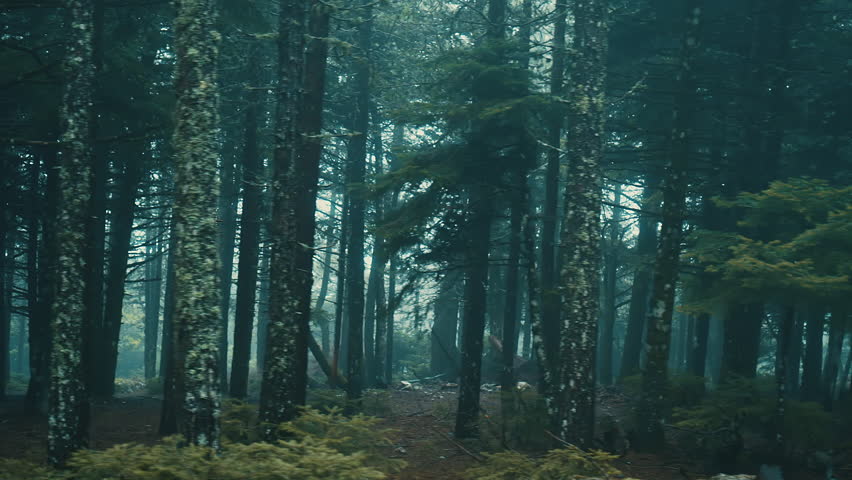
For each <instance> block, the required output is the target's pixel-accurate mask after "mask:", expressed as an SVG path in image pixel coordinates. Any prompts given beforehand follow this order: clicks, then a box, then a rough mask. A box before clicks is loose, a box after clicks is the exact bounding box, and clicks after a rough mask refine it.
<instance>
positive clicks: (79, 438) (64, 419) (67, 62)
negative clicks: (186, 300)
mask: <svg viewBox="0 0 852 480" xmlns="http://www.w3.org/2000/svg"><path fill="white" fill-rule="evenodd" d="M66 8H67V9H68V25H67V28H68V39H67V44H66V45H67V46H66V48H67V51H66V53H65V59H64V64H63V73H64V75H65V89H64V93H63V97H62V106H61V112H60V120H61V122H62V123H61V137H60V139H61V141H62V145H61V147H60V148H61V149H60V157H59V165H58V167H59V168H58V175H59V178H58V181H59V198H58V199H57V200H58V202H57V205H58V212H57V213H58V214H57V217H56V243H55V248H56V252H57V256H58V259H59V261H58V263H59V264H58V265H57V275H56V287H55V288H56V296H55V297H54V301H53V305H52V309H51V328H52V331H53V335H52V337H51V338H52V348H51V357H50V394H49V404H48V412H49V417H48V431H47V458H48V462H49V463H50V464H51V465H63V464H64V463H65V461H66V460H68V458H69V457H70V456H71V454H72V453H74V451H76V450H79V449H81V448H85V447H86V446H87V445H88V420H89V419H88V417H89V403H88V402H89V399H88V396H87V393H86V382H85V377H84V371H83V359H82V352H83V346H84V332H85V328H86V323H85V322H86V301H85V293H86V291H85V278H86V273H87V272H86V266H85V262H84V261H83V260H82V259H83V258H84V253H85V252H86V225H87V223H86V221H87V214H88V213H89V202H90V201H91V191H90V187H91V184H90V182H91V176H92V167H91V162H92V157H91V147H90V145H89V129H90V127H91V105H92V100H91V99H92V97H91V95H92V79H93V77H94V66H93V63H92V56H93V54H92V48H93V41H92V31H93V28H94V24H93V17H92V14H93V11H94V4H93V3H92V1H91V0H68V1H67V3H66Z"/></svg>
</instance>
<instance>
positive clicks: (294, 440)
mask: <svg viewBox="0 0 852 480" xmlns="http://www.w3.org/2000/svg"><path fill="white" fill-rule="evenodd" d="M224 410H225V411H224V413H223V420H222V423H223V437H224V438H223V447H222V449H221V451H219V452H215V451H213V450H210V449H208V448H206V447H198V446H192V445H183V444H182V437H178V436H176V437H169V438H166V439H164V440H163V441H162V442H160V443H158V444H157V445H154V446H148V445H137V444H123V445H116V446H114V447H112V448H109V449H107V450H101V451H99V450H86V451H81V452H78V453H76V454H75V455H74V456H73V457H72V459H71V460H70V461H69V464H68V469H67V470H65V471H62V472H56V471H52V470H49V469H46V468H42V467H38V466H36V465H32V464H29V463H26V462H20V461H12V460H2V461H0V479H2V480H66V479H67V480H325V479H335V480H373V479H383V478H386V474H387V473H391V472H397V471H399V470H401V469H402V467H404V466H405V462H403V461H402V460H396V459H389V458H387V457H386V455H385V450H386V449H387V447H389V446H390V442H389V440H388V439H387V435H388V433H389V430H387V429H382V428H379V427H378V422H379V420H378V419H376V418H373V417H367V416H364V415H356V416H354V417H346V416H344V415H342V414H341V413H340V411H339V410H336V409H332V410H331V411H330V412H329V413H320V412H319V411H317V410H312V409H306V410H305V411H304V413H303V415H302V416H300V417H299V418H298V419H296V420H294V421H292V422H289V423H285V424H282V425H281V430H282V431H283V432H285V434H286V437H287V438H288V440H286V441H279V442H277V443H274V444H270V443H264V442H254V443H251V442H253V441H254V440H256V433H254V432H255V431H256V428H255V427H256V425H257V413H256V409H255V407H253V406H251V405H248V404H245V403H242V402H229V403H228V404H227V405H226V407H225V409H224Z"/></svg>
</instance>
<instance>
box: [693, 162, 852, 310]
mask: <svg viewBox="0 0 852 480" xmlns="http://www.w3.org/2000/svg"><path fill="white" fill-rule="evenodd" d="M850 199H852V187H850V186H845V187H835V186H832V185H829V184H828V183H827V182H825V181H823V180H815V179H809V178H793V179H789V180H787V181H783V182H782V181H776V182H772V184H771V185H770V186H769V188H767V189H766V190H763V191H762V192H758V193H741V194H740V195H738V196H737V197H736V198H735V199H733V200H718V199H717V203H718V204H720V205H721V206H723V207H736V208H737V209H738V210H737V211H738V213H740V214H741V215H740V217H741V220H740V222H739V227H740V228H739V229H738V231H737V232H714V231H707V230H700V231H698V232H697V233H696V234H695V235H694V238H693V240H694V241H693V242H691V243H692V244H693V247H692V248H691V249H690V250H689V251H687V252H686V256H687V257H689V258H691V259H692V260H693V261H696V262H698V263H700V264H702V265H704V266H705V271H706V272H708V273H711V274H715V275H714V281H713V282H712V283H710V284H706V285H704V286H703V290H705V291H704V292H702V295H701V296H702V297H703V298H704V299H705V300H704V301H703V302H693V303H694V304H693V305H691V306H690V307H691V308H690V309H691V310H693V311H695V310H704V311H708V310H709V308H708V307H712V305H713V304H714V303H717V302H718V301H720V300H730V299H734V300H748V301H750V300H758V301H759V300H766V299H785V298H789V297H791V296H796V297H799V298H802V297H804V298H808V297H810V298H815V299H819V300H821V301H826V300H828V301H832V300H841V301H842V300H843V299H845V298H848V296H849V294H850V293H852V287H851V286H850V282H849V278H850V276H852V248H850V245H852V200H850ZM766 232H772V237H771V238H769V237H767V235H766Z"/></svg>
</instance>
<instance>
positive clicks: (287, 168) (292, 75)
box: [259, 0, 329, 438]
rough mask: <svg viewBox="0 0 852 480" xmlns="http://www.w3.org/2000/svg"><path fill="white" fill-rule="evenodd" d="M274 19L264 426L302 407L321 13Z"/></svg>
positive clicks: (290, 9) (316, 4) (320, 90)
mask: <svg viewBox="0 0 852 480" xmlns="http://www.w3.org/2000/svg"><path fill="white" fill-rule="evenodd" d="M306 10H307V11H308V12H310V13H309V17H310V18H309V23H308V32H307V33H308V36H309V37H310V41H309V42H308V44H307V51H306V52H305V56H304V59H305V63H304V77H302V75H301V71H302V64H301V62H302V60H301V59H302V58H303V57H302V50H303V45H304V43H303V41H304V38H305V37H306V36H305V30H304V25H305V12H306ZM279 18H280V23H279V36H278V41H279V44H278V55H279V67H278V68H279V74H278V77H279V84H278V90H277V96H278V99H277V101H278V111H277V114H276V117H277V118H276V122H277V124H276V130H277V135H276V145H275V152H274V158H273V161H274V165H275V168H274V173H273V177H272V195H273V207H272V221H271V225H270V242H271V255H272V257H271V263H270V265H271V268H270V272H269V275H270V279H269V282H270V297H269V328H268V330H267V332H268V337H267V343H266V345H267V346H266V349H267V350H266V358H265V360H264V367H263V381H262V383H261V393H260V412H259V416H260V420H261V422H263V423H264V424H266V425H272V426H276V425H278V424H280V423H281V422H284V421H287V420H291V419H292V418H294V417H295V416H296V414H297V413H298V406H299V405H304V403H305V395H306V389H307V364H308V357H307V355H308V337H309V336H310V334H311V332H310V323H309V322H310V310H311V285H312V283H313V273H312V269H313V245H314V230H315V227H316V220H315V210H316V195H317V182H318V178H319V162H320V157H321V155H322V143H321V137H320V133H321V131H322V108H323V97H324V92H325V71H326V68H325V67H326V61H327V56H328V44H327V42H326V37H328V29H329V11H328V10H327V9H326V7H325V5H324V4H322V3H321V2H320V1H319V0H311V1H310V2H308V3H307V4H306V3H305V2H304V1H298V0H282V1H281V11H280V13H279ZM300 78H304V84H301V90H302V96H301V98H300V99H298V98H297V97H295V96H294V94H293V93H292V92H295V91H297V90H299V89H300V83H299V79H300ZM297 100H298V101H297ZM297 107H298V108H297ZM297 111H298V117H297V116H296V112H297ZM294 120H295V121H294ZM275 430H276V429H275V428H274V427H273V428H270V429H267V430H266V431H265V432H264V434H265V436H266V437H267V438H274V437H275V436H276V432H275Z"/></svg>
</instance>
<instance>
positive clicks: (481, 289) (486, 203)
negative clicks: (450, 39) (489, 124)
mask: <svg viewBox="0 0 852 480" xmlns="http://www.w3.org/2000/svg"><path fill="white" fill-rule="evenodd" d="M493 196H494V189H493V187H492V186H491V185H488V184H487V181H483V182H482V183H481V184H479V185H475V186H474V187H472V189H471V192H470V200H469V204H468V211H469V212H470V214H469V215H470V219H469V221H468V224H467V229H466V232H465V235H466V236H467V238H466V239H465V259H464V262H465V283H464V310H463V315H462V318H463V322H462V333H461V362H460V372H459V373H460V375H459V399H458V411H457V413H456V425H455V436H456V437H457V438H468V437H475V436H476V435H478V433H479V428H478V425H477V424H478V421H479V389H480V383H481V374H482V340H483V335H484V334H485V311H486V308H487V306H486V303H487V302H486V292H487V283H488V253H489V250H490V245H491V222H492V219H493V217H494V210H493V208H494V207H493V205H492V203H493Z"/></svg>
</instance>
